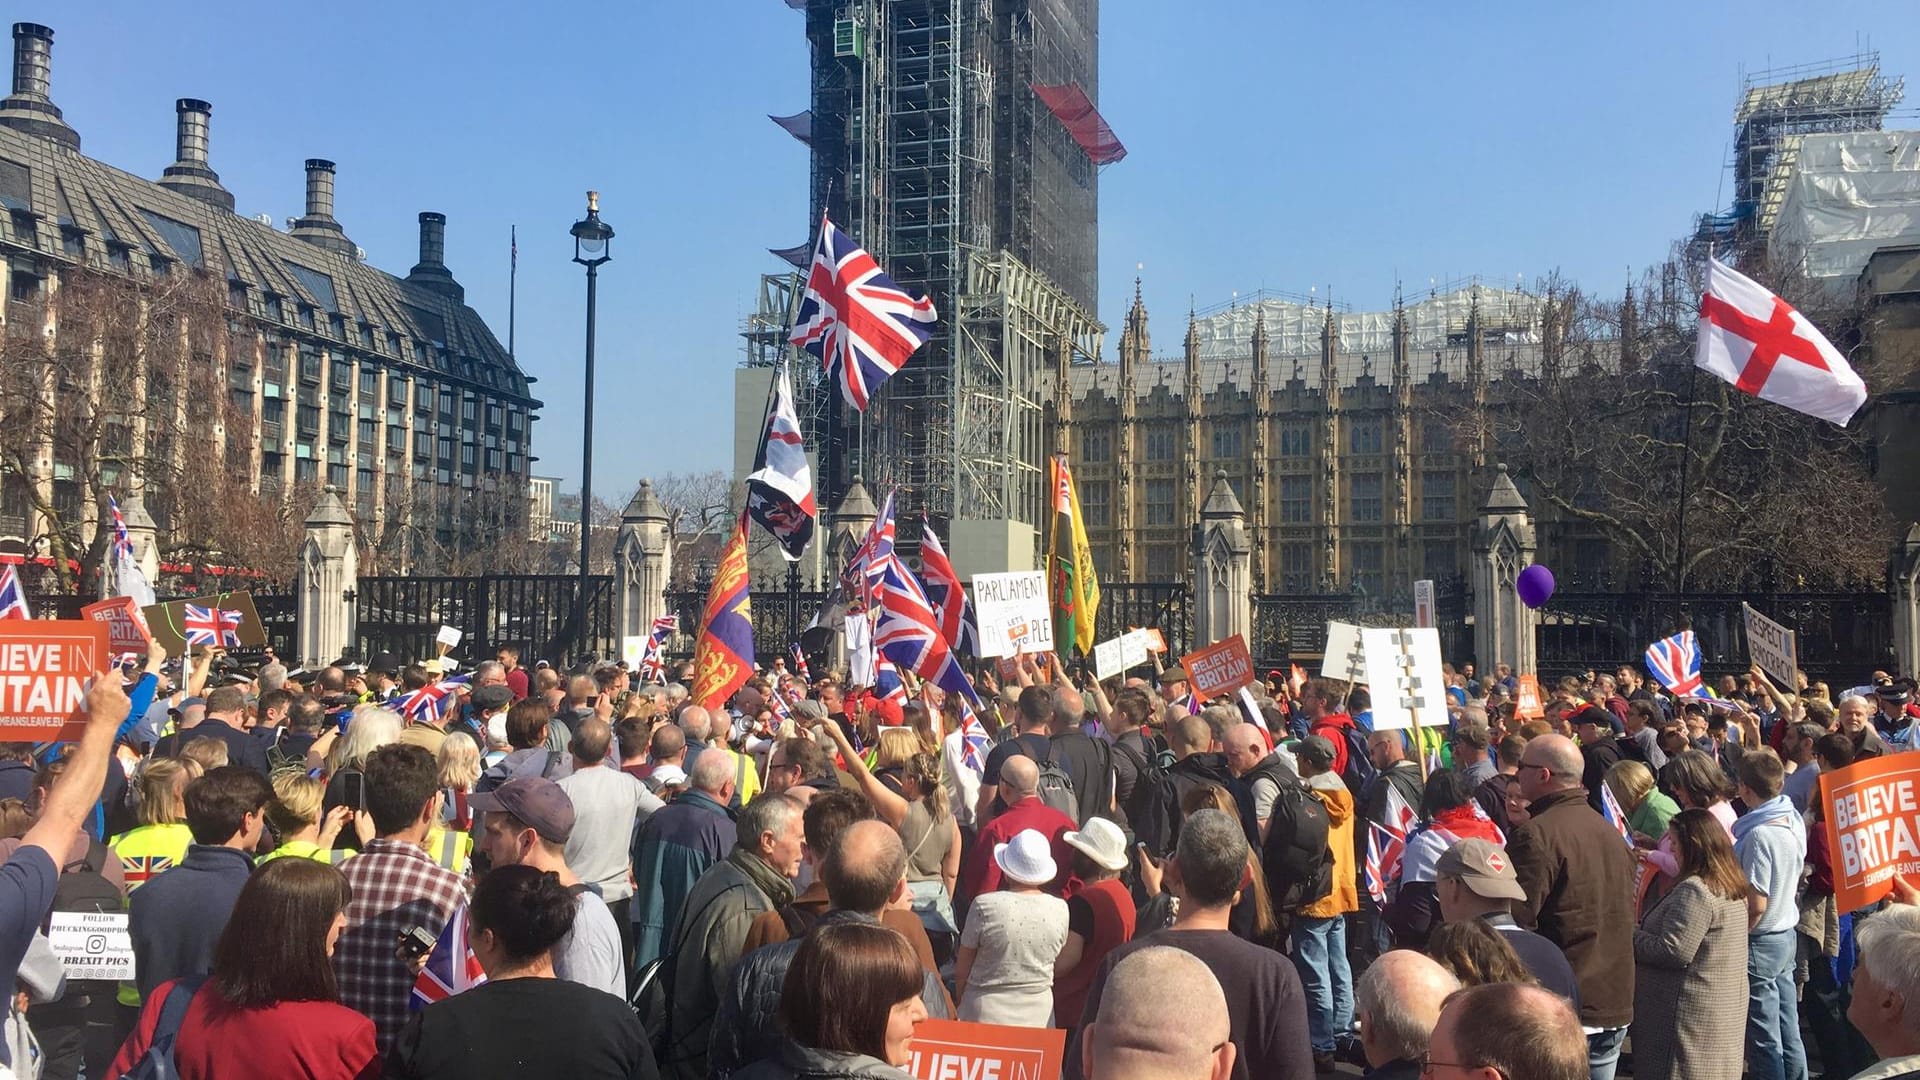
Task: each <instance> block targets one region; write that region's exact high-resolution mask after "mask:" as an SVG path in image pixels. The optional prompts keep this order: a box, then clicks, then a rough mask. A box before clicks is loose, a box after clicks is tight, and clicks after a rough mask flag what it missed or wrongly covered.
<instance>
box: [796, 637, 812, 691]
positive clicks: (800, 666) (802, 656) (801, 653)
mask: <svg viewBox="0 0 1920 1080" xmlns="http://www.w3.org/2000/svg"><path fill="white" fill-rule="evenodd" d="M793 673H794V674H795V675H798V676H800V678H802V679H804V680H805V681H806V684H807V685H808V686H812V685H813V672H812V671H811V670H809V669H808V667H807V654H806V650H804V649H802V648H801V647H800V643H799V642H797V641H796V642H794V643H793Z"/></svg>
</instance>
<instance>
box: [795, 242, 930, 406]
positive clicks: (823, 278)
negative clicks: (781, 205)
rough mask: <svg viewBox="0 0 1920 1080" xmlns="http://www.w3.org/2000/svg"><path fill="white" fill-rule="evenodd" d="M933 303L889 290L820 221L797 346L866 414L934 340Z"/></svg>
mask: <svg viewBox="0 0 1920 1080" xmlns="http://www.w3.org/2000/svg"><path fill="white" fill-rule="evenodd" d="M934 319H935V314H934V310H933V301H931V300H929V299H927V298H926V297H924V296H923V297H921V298H919V299H918V300H916V299H914V298H913V297H912V296H911V295H909V294H908V293H907V292H906V290H904V289H902V288H900V286H898V285H895V284H894V283H893V279H892V278H890V277H888V276H887V275H886V273H885V272H884V271H882V270H881V269H880V264H879V263H878V262H876V261H874V258H873V256H872V255H869V254H867V252H866V250H865V249H864V248H862V247H861V246H860V245H858V244H856V243H854V242H853V239H852V238H851V237H849V236H848V235H847V234H845V233H843V232H841V231H840V230H839V229H836V228H834V226H833V222H832V220H831V219H829V218H828V217H827V216H826V215H825V214H822V215H821V216H820V239H819V241H818V242H817V243H816V244H815V246H814V249H813V266H812V269H810V270H809V271H808V272H807V291H806V293H805V295H804V296H803V297H802V298H801V301H800V311H799V313H798V314H797V315H796V317H795V319H794V324H793V336H792V341H793V343H794V344H795V345H798V346H800V347H801V348H803V349H805V350H807V351H808V352H810V353H812V354H813V355H814V356H816V357H818V358H819V360H820V362H821V363H822V364H823V365H824V366H825V368H826V371H827V374H828V375H829V376H831V377H832V378H833V379H834V381H835V382H837V383H839V384H840V393H841V395H842V396H844V397H845V398H846V399H847V404H849V405H852V406H853V407H854V408H855V409H858V410H860V411H861V412H865V411H866V408H867V401H868V399H869V398H871V397H872V395H873V392H874V391H876V390H878V389H880V384H882V383H884V382H886V381H887V380H888V379H889V378H891V377H892V376H893V373H894V372H896V371H899V370H900V368H901V367H902V366H903V365H904V364H906V362H907V358H908V357H910V356H912V355H913V353H914V350H916V349H918V348H919V347H920V346H922V345H925V344H926V343H927V339H929V338H931V337H932V336H933V323H934Z"/></svg>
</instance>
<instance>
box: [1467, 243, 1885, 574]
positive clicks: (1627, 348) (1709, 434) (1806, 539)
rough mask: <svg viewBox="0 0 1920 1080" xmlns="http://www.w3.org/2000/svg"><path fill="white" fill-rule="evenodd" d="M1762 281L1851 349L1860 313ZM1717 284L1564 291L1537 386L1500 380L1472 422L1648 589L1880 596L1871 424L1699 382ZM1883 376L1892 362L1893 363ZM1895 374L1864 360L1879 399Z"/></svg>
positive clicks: (1531, 380)
mask: <svg viewBox="0 0 1920 1080" xmlns="http://www.w3.org/2000/svg"><path fill="white" fill-rule="evenodd" d="M1760 276H1761V278H1762V279H1763V280H1764V281H1765V282H1766V283H1767V284H1769V285H1770V286H1772V287H1775V288H1776V289H1777V290H1778V291H1780V292H1781V293H1782V294H1783V295H1784V296H1787V297H1788V299H1789V302H1795V301H1797V302H1798V303H1799V304H1800V305H1802V307H1801V310H1802V311H1803V313H1805V314H1807V315H1808V317H1809V318H1812V319H1813V320H1814V321H1815V322H1816V324H1818V325H1820V326H1821V327H1822V329H1823V330H1824V331H1825V332H1826V333H1827V335H1828V336H1829V338H1830V339H1831V340H1833V341H1834V343H1835V344H1836V345H1837V346H1838V347H1840V348H1841V349H1843V350H1845V349H1848V348H1850V347H1853V346H1854V345H1855V343H1856V342H1857V341H1858V339H1859V332H1858V328H1859V323H1860V313H1859V311H1858V310H1857V308H1856V307H1855V306H1854V305H1853V304H1850V303H1835V302H1833V301H1831V300H1824V301H1823V300H1821V299H1820V298H1819V297H1818V296H1817V294H1815V293H1814V292H1813V291H1812V290H1810V289H1809V288H1807V286H1806V283H1804V282H1800V281H1795V280H1792V279H1784V280H1783V279H1780V278H1779V277H1778V275H1773V274H1770V273H1769V272H1767V271H1765V270H1763V271H1762V272H1761V274H1760ZM1700 288H1701V278H1700V268H1699V266H1698V265H1697V264H1694V265H1688V264H1684V263H1681V262H1679V261H1678V260H1676V261H1673V262H1670V263H1669V264H1667V265H1665V266H1662V267H1659V268H1656V269H1655V270H1654V271H1652V272H1650V273H1649V274H1648V276H1647V278H1646V279H1645V281H1644V282H1643V286H1642V289H1641V290H1640V292H1641V297H1640V298H1639V299H1636V300H1635V301H1633V302H1632V305H1631V306H1629V305H1628V304H1626V303H1616V302H1610V301H1602V300H1597V299H1594V298H1591V297H1588V296H1586V295H1585V294H1583V293H1582V292H1581V291H1580V290H1579V289H1578V288H1577V287H1574V286H1571V285H1569V284H1567V283H1566V282H1563V281H1559V280H1551V281H1549V282H1547V283H1546V285H1545V288H1544V289H1543V292H1544V293H1545V295H1546V296H1547V298H1548V299H1547V303H1546V315H1545V318H1544V331H1543V334H1544V337H1545V339H1546V341H1545V344H1544V345H1543V347H1542V350H1541V354H1540V363H1539V365H1538V370H1532V371H1528V370H1521V369H1519V368H1518V367H1512V368H1509V369H1508V370H1505V371H1498V370H1496V371H1493V372H1491V373H1490V374H1492V375H1494V376H1496V381H1495V382H1494V384H1493V385H1492V387H1491V388H1490V389H1489V391H1488V407H1487V408H1486V409H1485V410H1484V411H1483V412H1479V413H1475V412H1474V411H1472V410H1467V411H1465V412H1464V413H1463V414H1461V415H1459V416H1457V425H1458V427H1459V428H1460V434H1461V436H1462V437H1463V438H1464V439H1466V440H1485V443H1484V445H1487V446H1489V447H1490V448H1491V449H1492V451H1493V452H1494V454H1495V455H1496V456H1497V457H1498V458H1500V459H1502V460H1504V461H1506V462H1508V463H1509V464H1510V465H1511V467H1512V468H1513V470H1514V471H1515V473H1516V475H1518V476H1519V477H1521V478H1522V479H1523V482H1525V483H1526V484H1527V486H1528V487H1529V489H1530V495H1531V497H1532V498H1533V499H1534V500H1535V505H1536V507H1537V508H1544V509H1546V510H1547V511H1549V513H1550V515H1551V516H1554V517H1558V518H1559V519H1561V520H1563V521H1568V522H1573V523H1579V524H1581V525H1584V526H1585V527H1587V528H1589V529H1591V530H1593V531H1595V532H1597V533H1598V534H1599V535H1600V536H1602V537H1603V538H1604V539H1605V540H1606V541H1607V542H1608V544H1609V546H1610V549H1611V551H1612V553H1613V559H1614V562H1615V564H1616V568H1617V569H1618V570H1619V571H1620V572H1621V575H1622V576H1623V577H1624V578H1626V579H1627V580H1629V581H1632V582H1634V583H1636V584H1638V585H1639V586H1641V587H1643V588H1656V589H1667V588H1675V587H1695V588H1700V587H1722V588H1795V587H1817V586H1845V585H1858V584H1865V583H1874V582H1878V580H1879V579H1880V576H1881V574H1882V572H1883V565H1884V560H1885V551H1886V542H1887V537H1888V535H1889V526H1888V523H1887V521H1886V520H1885V512H1884V499H1883V498H1882V496H1881V493H1880V491H1879V488H1878V487H1877V485H1876V483H1875V481H1874V480H1873V478H1872V475H1871V472H1870V471H1869V462H1870V458H1871V445H1870V439H1869V437H1868V436H1867V435H1866V434H1865V433H1864V431H1863V429H1864V425H1859V424H1856V425H1855V426H1854V427H1853V428H1848V429H1843V428H1840V427H1837V426H1835V425H1833V424H1830V423H1827V422H1826V421H1823V420H1817V419H1814V418H1812V417H1809V416H1805V415H1802V414H1800V413H1797V412H1794V411H1793V410H1791V409H1788V408H1785V407H1783V406H1780V405H1776V404H1773V403H1771V402H1766V401H1761V400H1759V399H1757V398H1753V397H1750V396H1748V395H1746V394H1743V393H1741V392H1739V391H1737V390H1735V389H1734V388H1732V387H1730V386H1727V385H1726V384H1725V383H1723V382H1721V381H1720V380H1719V379H1717V378H1715V377H1713V376H1712V375H1705V376H1702V375H1700V374H1699V373H1698V371H1697V369H1696V368H1694V366H1693V350H1694V343H1695V312H1696V311H1697V310H1698V297H1699V293H1700ZM1882 360H1884V358H1882ZM1879 363H1880V361H1876V360H1873V359H1872V358H1869V357H1867V356H1865V355H1864V351H1862V352H1859V353H1857V354H1856V366H1861V367H1863V368H1864V369H1866V370H1863V371H1862V374H1863V376H1865V377H1866V378H1867V380H1868V383H1869V385H1873V384H1874V383H1875V380H1876V376H1877V371H1876V370H1874V369H1875V368H1876V366H1877V365H1878V364H1879Z"/></svg>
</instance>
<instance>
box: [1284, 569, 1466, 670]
mask: <svg viewBox="0 0 1920 1080" xmlns="http://www.w3.org/2000/svg"><path fill="white" fill-rule="evenodd" d="M1433 591H1434V626H1435V627H1437V628H1438V629H1439V631H1440V655H1441V656H1443V657H1445V658H1446V659H1447V660H1448V661H1450V662H1452V663H1456V664H1457V663H1463V662H1466V661H1471V660H1473V659H1474V657H1473V632H1472V629H1471V628H1470V627H1469V626H1468V624H1467V611H1468V609H1469V608H1470V607H1471V606H1472V605H1471V604H1470V603H1469V596H1468V593H1467V586H1466V581H1465V580H1464V579H1461V578H1444V579H1441V580H1438V581H1436V582H1435V583H1434V590H1433ZM1336 620H1337V621H1339V622H1349V623H1354V624H1356V625H1359V626H1412V625H1413V601H1412V598H1411V597H1399V598H1383V597H1371V596H1368V595H1366V594H1365V593H1310V594H1301V593H1265V594H1257V595H1255V596H1254V597H1253V640H1251V641H1249V642H1247V649H1248V650H1249V651H1250V652H1252V653H1253V659H1254V663H1255V664H1257V665H1258V666H1259V667H1260V668H1261V669H1262V670H1266V669H1268V668H1279V667H1283V666H1284V665H1285V664H1287V663H1288V662H1290V661H1291V662H1296V663H1299V664H1300V666H1302V667H1304V668H1306V669H1307V672H1308V673H1309V674H1312V673H1315V672H1317V671H1318V670H1319V667H1320V660H1321V659H1322V657H1323V656H1324V655H1325V654H1326V651H1327V623H1329V622H1332V621H1336Z"/></svg>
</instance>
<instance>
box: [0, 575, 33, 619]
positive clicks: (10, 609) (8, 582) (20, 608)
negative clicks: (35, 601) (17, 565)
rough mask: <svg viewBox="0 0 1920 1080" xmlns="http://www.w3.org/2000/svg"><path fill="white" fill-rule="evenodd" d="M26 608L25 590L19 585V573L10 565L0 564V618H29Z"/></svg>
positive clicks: (30, 614) (31, 614) (31, 613)
mask: <svg viewBox="0 0 1920 1080" xmlns="http://www.w3.org/2000/svg"><path fill="white" fill-rule="evenodd" d="M31 618H33V612H31V611H28V610H27V591H26V590H25V589H22V588H21V587H20V575H19V574H16V573H14V572H13V567H11V566H0V619H31Z"/></svg>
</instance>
